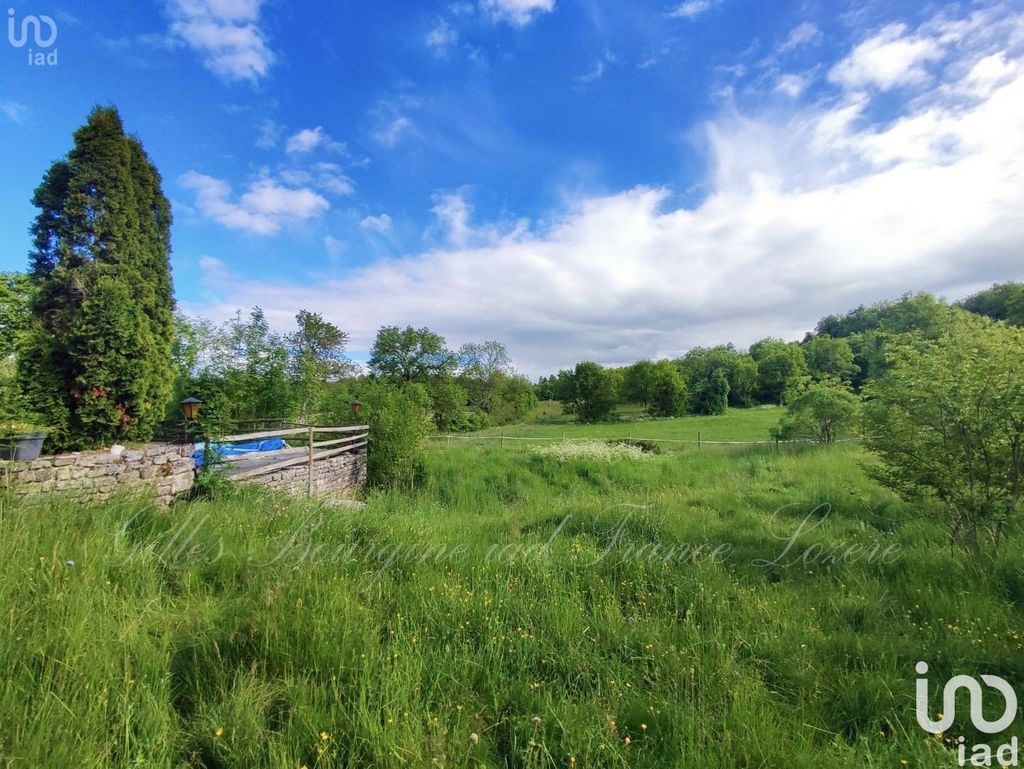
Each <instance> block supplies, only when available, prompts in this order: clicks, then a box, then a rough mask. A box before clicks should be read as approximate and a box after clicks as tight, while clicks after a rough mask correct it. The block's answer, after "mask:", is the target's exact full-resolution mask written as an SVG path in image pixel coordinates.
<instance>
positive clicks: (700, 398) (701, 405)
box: [690, 369, 729, 415]
mask: <svg viewBox="0 0 1024 769" xmlns="http://www.w3.org/2000/svg"><path fill="white" fill-rule="evenodd" d="M728 407H729V380H728V379H726V377H725V372H724V371H722V370H721V369H715V370H714V371H713V372H712V374H711V376H709V377H707V378H706V379H701V380H699V381H697V382H696V383H694V386H693V395H692V398H691V407H690V408H691V409H692V410H693V412H694V413H695V414H709V415H717V414H724V413H725V412H726V409H728Z"/></svg>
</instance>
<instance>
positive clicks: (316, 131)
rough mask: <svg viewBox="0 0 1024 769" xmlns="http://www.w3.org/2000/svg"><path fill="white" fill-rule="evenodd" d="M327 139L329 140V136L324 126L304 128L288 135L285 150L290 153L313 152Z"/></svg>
mask: <svg viewBox="0 0 1024 769" xmlns="http://www.w3.org/2000/svg"><path fill="white" fill-rule="evenodd" d="M326 141H329V137H328V136H327V134H326V132H325V131H324V129H323V127H322V126H317V127H316V128H304V129H302V130H301V131H299V132H298V133H296V134H292V135H291V136H289V137H288V141H287V142H286V143H285V145H284V151H285V152H287V153H288V154H289V155H293V154H301V153H305V152H312V151H313V150H315V149H316V148H317V147H319V146H320V145H321V144H323V143H324V142H326Z"/></svg>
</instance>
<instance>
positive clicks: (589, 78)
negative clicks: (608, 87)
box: [578, 50, 618, 83]
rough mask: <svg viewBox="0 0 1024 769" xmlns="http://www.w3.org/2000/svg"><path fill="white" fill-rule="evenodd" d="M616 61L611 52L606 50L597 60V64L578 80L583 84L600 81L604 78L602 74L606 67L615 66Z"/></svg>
mask: <svg viewBox="0 0 1024 769" xmlns="http://www.w3.org/2000/svg"><path fill="white" fill-rule="evenodd" d="M616 61H618V59H617V58H616V56H615V54H613V53H612V52H611V51H607V50H606V51H605V52H604V55H603V56H602V57H601V58H600V59H598V61H597V64H595V65H594V68H593V69H592V70H590V71H589V72H587V73H586V74H585V75H580V76H579V78H578V80H580V81H581V82H583V83H592V82H594V81H595V80H600V79H601V78H602V77H604V73H605V71H606V70H607V69H608V65H609V64H615V63H616Z"/></svg>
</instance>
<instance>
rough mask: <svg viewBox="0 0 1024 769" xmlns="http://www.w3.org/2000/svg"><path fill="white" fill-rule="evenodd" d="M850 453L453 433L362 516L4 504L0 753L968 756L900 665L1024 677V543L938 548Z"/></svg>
mask: <svg viewBox="0 0 1024 769" xmlns="http://www.w3.org/2000/svg"><path fill="white" fill-rule="evenodd" d="M682 421H683V422H684V423H685V422H686V421H687V420H682ZM723 432H725V430H724V429H723ZM729 434H734V433H729ZM863 460H864V457H863V455H862V453H861V450H860V449H859V447H857V446H849V445H847V446H840V447H832V448H827V449H796V448H791V449H785V448H784V449H783V450H782V451H780V452H776V451H775V450H774V449H773V448H771V449H770V448H755V449H733V450H728V449H726V450H722V451H713V452H703V453H700V454H698V453H696V452H693V453H689V454H686V453H684V454H665V455H654V456H646V457H644V458H643V459H635V460H620V461H616V462H612V463H608V464H601V463H598V462H596V461H593V460H584V459H580V460H574V461H571V462H567V463H559V462H557V461H555V460H553V459H550V458H544V457H540V456H536V455H534V454H532V453H530V452H527V451H517V452H509V451H502V450H500V449H499V448H498V447H496V446H486V447H478V446H462V447H459V448H453V449H451V450H446V451H436V452H432V453H431V454H430V456H429V462H428V467H427V472H426V475H425V478H424V482H423V484H422V487H421V488H420V489H419V490H417V491H416V492H411V493H391V494H379V495H373V496H371V497H370V499H369V504H368V506H367V508H365V509H364V510H355V511H354V510H347V509H346V510H341V509H337V508H331V507H325V506H319V505H317V504H316V503H313V502H309V501H304V500H298V501H292V502H285V501H282V500H280V499H278V498H275V497H273V496H269V495H267V494H264V493H257V492H256V491H253V490H248V491H245V492H243V493H239V494H237V495H235V496H233V497H232V498H230V499H222V500H218V501H215V502H211V501H205V502H193V503H188V504H180V505H176V506H174V507H173V508H171V509H170V510H157V509H154V508H153V507H151V506H150V505H148V504H147V503H144V502H140V501H137V500H130V499H126V500H123V501H120V502H117V503H108V504H106V505H103V506H101V507H94V508H89V507H83V506H81V505H77V504H75V503H74V501H53V502H51V503H48V504H46V505H44V506H41V507H35V508H31V509H29V508H11V507H10V506H9V505H5V506H4V508H3V511H2V517H0V563H2V564H3V566H2V573H0V574H2V576H0V617H2V622H3V630H2V636H0V669H2V670H3V677H2V680H0V758H2V761H0V766H5V767H7V766H9V767H13V768H15V769H16V767H22V766H23V767H71V766H74V767H96V768H99V767H166V768H167V769H177V768H180V767H206V768H207V769H227V768H229V767H230V768H232V769H234V768H237V769H255V768H258V767H267V768H268V769H269V768H270V767H274V768H275V769H282V768H283V769H294V768H296V767H303V766H304V767H307V768H308V769H312V768H313V767H395V768H396V769H397V768H398V767H524V768H525V767H569V768H570V769H571V768H572V767H707V768H710V769H717V768H718V767H723V768H724V767H736V768H737V769H738V768H740V767H787V768H800V769H802V768H804V767H806V768H808V769H811V768H813V769H820V768H821V767H895V768H896V769H900V768H901V767H904V766H910V767H922V768H924V769H933V768H934V767H952V766H955V765H956V762H955V757H954V754H953V752H952V751H951V750H950V747H949V743H948V742H947V741H944V739H943V738H937V737H935V736H932V735H928V734H925V733H924V732H923V731H922V730H921V729H920V728H919V727H918V726H917V724H916V722H915V719H914V715H913V697H914V679H915V677H916V676H915V673H914V664H915V663H916V662H917V661H918V660H921V659H924V660H927V661H929V663H930V664H931V666H932V675H933V676H934V679H933V684H934V685H935V686H937V685H939V684H940V683H941V682H942V681H944V680H945V679H946V677H948V676H949V675H950V674H951V672H954V671H955V672H957V673H968V674H979V673H982V672H985V673H991V674H996V675H1000V676H1003V677H1004V678H1006V679H1007V680H1009V681H1010V682H1011V683H1012V684H1013V685H1014V686H1015V687H1016V688H1017V691H1024V677H1022V672H1024V641H1022V639H1021V632H1022V629H1024V573H1022V567H1021V563H1022V560H1021V556H1022V554H1024V545H1022V541H1021V538H1020V535H1019V534H1013V535H1012V536H1011V537H1010V539H1009V540H1008V541H1007V542H1006V543H1005V544H1004V545H1003V548H1002V550H1001V551H1000V553H999V556H998V558H997V559H995V560H986V561H985V562H973V561H971V560H970V559H968V558H966V557H964V556H962V555H959V554H953V553H951V552H950V549H949V546H948V544H947V541H946V536H945V533H944V531H943V530H942V529H941V528H940V527H938V526H937V525H935V524H933V523H932V522H930V521H929V519H928V518H927V513H928V512H929V508H927V507H922V506H919V505H909V504H906V503H903V502H900V501H899V500H897V499H896V498H895V497H893V496H892V495H891V494H889V493H888V492H886V491H883V490H882V489H880V488H878V487H877V486H876V485H874V484H873V483H872V482H870V481H868V480H867V479H866V477H865V476H864V473H863V471H862V469H861V465H860V463H861V462H862V461H863ZM853 546H857V547H861V548H863V549H862V550H860V551H857V554H856V557H854V556H851V555H850V553H851V552H853V551H851V550H850V548H851V547H853ZM655 548H658V549H657V550H656V549H655ZM844 554H845V555H844ZM933 689H934V686H933ZM990 699H992V698H990ZM933 702H937V697H936V696H935V694H934V692H933ZM991 704H992V705H993V706H995V705H997V704H998V703H995V702H992V703H991ZM993 709H995V708H993ZM933 715H934V713H933ZM965 715H966V708H961V709H960V712H959V719H958V722H957V725H956V727H954V729H952V730H950V734H951V735H959V734H967V735H968V736H969V738H970V739H973V738H974V737H975V736H976V735H975V733H974V732H973V731H972V728H971V727H970V726H969V724H965V723H964V722H965V721H966V718H965V717H964V716H965ZM990 717H991V716H990ZM1018 725H1019V721H1018ZM961 730H963V731H961ZM1002 738H1004V739H1008V738H1009V735H1003V736H1002ZM946 739H947V740H948V738H946Z"/></svg>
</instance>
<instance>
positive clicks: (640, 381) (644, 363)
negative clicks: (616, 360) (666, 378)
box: [622, 360, 655, 409]
mask: <svg viewBox="0 0 1024 769" xmlns="http://www.w3.org/2000/svg"><path fill="white" fill-rule="evenodd" d="M654 388H655V366H654V363H653V362H651V361H649V360H641V361H637V362H636V363H634V364H633V365H632V366H627V367H626V370H625V373H624V375H623V382H622V395H623V398H624V399H625V400H626V401H627V402H629V403H640V404H643V407H644V409H647V407H648V405H649V404H650V402H651V399H652V398H653V397H654Z"/></svg>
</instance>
